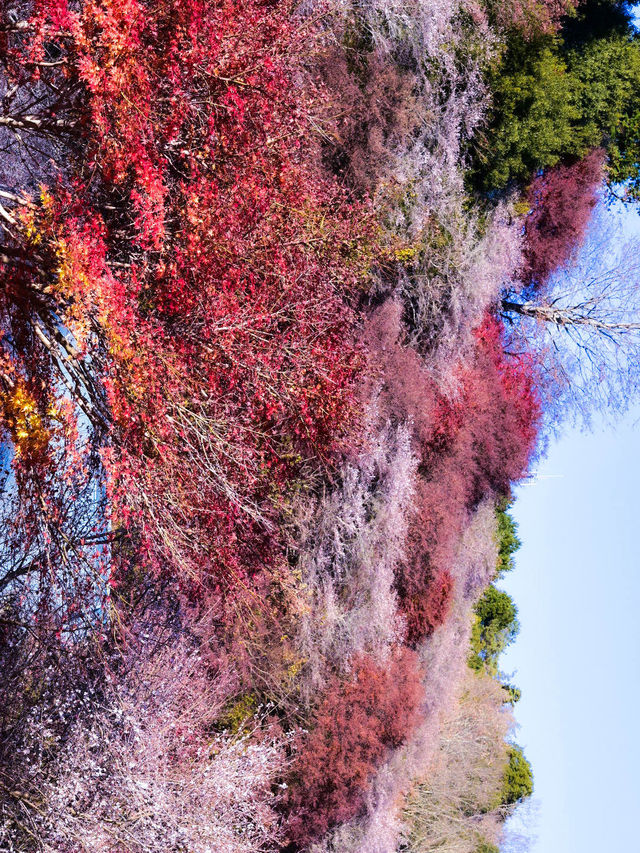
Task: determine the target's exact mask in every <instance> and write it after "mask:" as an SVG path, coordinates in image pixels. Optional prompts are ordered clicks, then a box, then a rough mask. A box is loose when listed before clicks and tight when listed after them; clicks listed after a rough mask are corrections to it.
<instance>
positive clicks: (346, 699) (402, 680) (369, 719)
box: [286, 648, 423, 850]
mask: <svg viewBox="0 0 640 853" xmlns="http://www.w3.org/2000/svg"><path fill="white" fill-rule="evenodd" d="M422 698H423V691H422V684H421V680H420V666H419V662H418V658H417V656H416V654H415V653H414V652H412V651H411V650H409V649H406V648H402V649H396V651H395V652H394V653H393V655H392V657H390V659H389V660H388V661H387V662H386V663H385V664H384V665H381V664H377V663H375V662H374V661H373V660H372V659H371V658H367V657H361V658H359V659H357V660H354V661H353V671H352V674H351V677H350V679H349V680H348V681H346V682H342V681H340V680H339V679H338V678H337V677H336V678H334V679H333V680H332V681H331V682H330V683H329V684H328V686H327V688H326V690H325V693H324V696H323V698H322V700H321V702H320V705H319V707H318V710H317V712H316V714H315V718H314V721H313V724H312V729H311V731H310V733H309V734H308V736H307V737H306V738H305V740H304V741H303V743H302V744H301V746H300V749H299V752H298V754H297V756H296V758H295V761H294V765H293V769H292V776H291V780H290V783H289V795H288V799H287V802H286V808H287V811H288V814H289V817H288V823H287V829H288V836H289V840H290V843H291V846H290V848H287V849H291V850H295V849H300V848H303V847H305V846H306V845H307V844H309V843H310V842H312V841H313V840H315V839H317V838H319V837H320V836H321V835H323V834H324V833H325V832H326V831H327V829H329V828H330V827H332V826H335V825H336V824H338V823H343V822H344V821H347V820H350V819H351V818H352V817H354V816H355V815H356V814H357V813H358V811H359V809H360V808H361V806H362V803H363V799H364V794H365V790H366V787H367V784H368V782H369V781H370V779H371V777H372V775H373V773H374V771H375V770H376V768H377V767H378V766H379V765H380V764H381V763H382V762H383V761H384V759H385V757H386V755H387V753H388V751H389V750H390V749H393V748H395V747H398V746H400V744H401V743H402V742H403V740H404V739H405V738H406V737H407V735H408V734H409V733H410V732H411V731H412V729H413V728H414V726H415V725H416V722H417V718H418V709H419V706H420V703H421V701H422Z"/></svg>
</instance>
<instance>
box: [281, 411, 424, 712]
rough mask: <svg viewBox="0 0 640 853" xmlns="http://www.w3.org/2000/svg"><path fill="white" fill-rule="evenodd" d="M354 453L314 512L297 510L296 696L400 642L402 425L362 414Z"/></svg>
mask: <svg viewBox="0 0 640 853" xmlns="http://www.w3.org/2000/svg"><path fill="white" fill-rule="evenodd" d="M368 420H369V425H368V428H367V430H366V432H365V441H364V443H363V448H362V452H361V453H360V454H359V455H358V456H357V457H356V458H355V459H354V460H352V461H350V462H349V463H348V464H345V465H344V466H343V467H342V468H341V469H340V470H339V471H338V472H337V475H336V477H335V482H334V484H332V485H331V486H328V487H327V488H326V491H324V492H323V494H321V495H320V497H319V498H318V500H317V502H316V504H315V506H314V505H311V503H310V501H309V499H308V498H306V499H305V500H303V501H300V503H299V515H298V519H297V520H298V534H299V540H298V547H297V554H298V568H299V570H300V572H301V577H302V582H303V584H304V590H305V591H306V596H305V608H304V612H303V613H302V618H301V620H300V624H299V626H298V630H297V634H298V643H299V648H300V652H301V656H302V657H303V658H304V660H305V665H304V669H303V672H302V679H301V681H302V689H303V693H304V695H305V698H307V699H308V698H309V692H311V693H313V691H315V690H318V689H320V688H321V687H322V686H323V684H324V679H325V677H326V674H327V672H331V671H333V670H343V669H344V668H348V667H349V665H350V661H351V659H352V658H353V657H357V656H359V655H362V654H363V653H366V654H369V655H371V656H372V657H373V658H375V659H376V660H378V661H383V660H385V659H386V656H387V654H388V652H389V648H390V647H391V645H393V643H394V642H396V641H397V640H398V638H399V637H400V636H401V635H402V620H401V619H400V618H399V616H398V613H397V594H396V590H395V571H396V568H397V564H398V562H399V560H400V559H401V558H402V556H403V554H404V551H405V547H406V534H407V527H408V524H409V521H410V518H411V515H412V513H413V496H414V491H415V481H416V467H417V459H416V457H415V455H414V454H413V452H412V449H411V436H410V432H409V429H408V428H407V427H406V426H405V425H399V426H397V427H394V426H391V424H390V423H388V422H387V423H384V422H382V423H379V422H378V420H377V418H376V413H375V411H373V409H372V410H371V411H370V413H369V418H368Z"/></svg>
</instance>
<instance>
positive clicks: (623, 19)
mask: <svg viewBox="0 0 640 853" xmlns="http://www.w3.org/2000/svg"><path fill="white" fill-rule="evenodd" d="M631 30H632V24H631V14H630V12H629V8H628V6H627V5H626V3H620V2H615V0H614V2H612V0H581V2H580V3H579V5H578V8H577V9H576V13H575V14H574V15H572V16H571V17H570V18H565V20H564V22H563V27H562V41H563V44H564V45H565V47H566V48H567V49H568V50H575V49H579V48H581V47H583V46H584V45H586V44H589V43H590V42H594V41H597V40H598V39H605V38H609V37H610V36H624V35H628V34H629V33H630V32H631Z"/></svg>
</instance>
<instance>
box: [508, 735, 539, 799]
mask: <svg viewBox="0 0 640 853" xmlns="http://www.w3.org/2000/svg"><path fill="white" fill-rule="evenodd" d="M532 793H533V773H532V771H531V764H529V762H528V760H527V759H526V758H525V756H524V752H523V751H522V747H520V746H518V745H517V744H513V746H510V747H509V764H508V765H507V769H506V770H505V774H504V782H503V785H502V791H501V805H504V806H512V805H514V804H515V803H517V802H519V801H520V800H522V799H524V798H525V797H530V796H531V794H532Z"/></svg>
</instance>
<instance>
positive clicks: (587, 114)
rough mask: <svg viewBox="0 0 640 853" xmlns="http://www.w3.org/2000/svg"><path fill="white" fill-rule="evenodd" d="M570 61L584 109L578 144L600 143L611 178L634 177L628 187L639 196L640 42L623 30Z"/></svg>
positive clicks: (617, 180)
mask: <svg viewBox="0 0 640 853" xmlns="http://www.w3.org/2000/svg"><path fill="white" fill-rule="evenodd" d="M567 60H568V64H569V67H570V73H571V75H572V77H573V78H574V79H575V81H576V83H575V97H576V106H577V109H578V111H579V113H580V122H579V124H578V126H577V127H576V143H577V144H578V146H579V147H585V146H587V147H588V146H591V145H593V146H597V145H602V146H603V147H604V148H605V149H606V151H607V155H608V171H609V175H608V178H609V181H610V182H612V183H620V182H623V181H626V180H628V179H631V187H630V189H629V191H630V193H631V195H632V196H633V197H635V198H636V199H640V171H639V166H638V163H639V161H640V42H639V41H638V40H637V39H635V38H631V37H628V36H624V35H623V36H612V37H610V38H606V39H599V40H597V41H593V42H591V43H590V44H589V45H588V46H587V47H586V48H585V49H584V50H583V51H581V52H577V51H574V52H572V53H570V54H569V55H568V57H567Z"/></svg>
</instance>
